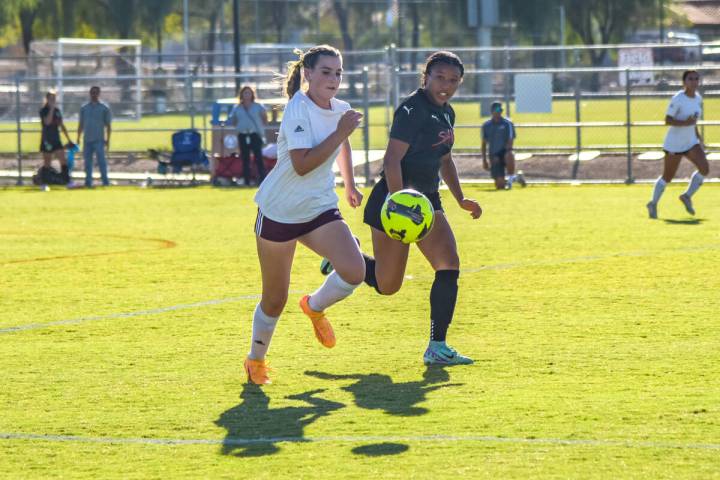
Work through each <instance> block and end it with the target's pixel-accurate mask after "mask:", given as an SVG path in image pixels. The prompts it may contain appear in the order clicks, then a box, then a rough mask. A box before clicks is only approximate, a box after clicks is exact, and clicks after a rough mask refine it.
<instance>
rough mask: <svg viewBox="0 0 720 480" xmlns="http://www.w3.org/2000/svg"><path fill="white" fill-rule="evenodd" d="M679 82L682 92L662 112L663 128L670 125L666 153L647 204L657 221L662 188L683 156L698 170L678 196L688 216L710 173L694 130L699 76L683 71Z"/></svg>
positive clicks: (699, 99)
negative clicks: (661, 170)
mask: <svg viewBox="0 0 720 480" xmlns="http://www.w3.org/2000/svg"><path fill="white" fill-rule="evenodd" d="M682 79H683V85H684V89H683V90H680V91H679V92H677V93H676V94H675V95H673V97H672V99H671V100H670V105H669V106H668V109H667V112H666V113H665V125H670V128H668V131H667V134H666V135H665V143H664V144H663V150H665V163H664V167H663V174H662V176H661V177H660V178H658V179H657V180H656V181H655V186H654V188H653V194H652V199H650V201H649V202H648V203H647V205H646V207H647V210H648V216H649V217H650V218H657V204H658V202H659V201H660V197H662V194H663V192H664V191H665V186H666V185H667V184H668V183H670V182H671V181H672V179H673V178H674V177H675V173H676V172H677V169H678V167H679V166H680V160H682V157H686V158H687V159H688V160H690V161H691V162H692V163H693V164H694V165H695V166H696V167H697V170H695V172H693V174H692V176H691V177H690V183H689V184H688V187H687V190H685V192H684V193H683V194H682V195H680V197H679V198H680V201H681V202H682V204H683V205H684V206H685V210H687V212H688V213H689V214H690V215H695V209H694V208H693V204H692V196H693V195H694V194H695V192H697V191H698V189H699V188H700V186H701V185H702V184H703V180H704V178H705V177H706V176H707V174H708V173H709V172H710V166H709V165H708V161H707V158H706V157H705V150H704V149H703V139H702V137H701V136H700V132H699V131H698V128H697V120H698V118H700V117H701V116H702V97H701V96H700V94H699V93H698V91H697V90H698V84H699V82H700V74H699V73H698V72H697V71H695V70H686V71H685V72H684V73H683V76H682Z"/></svg>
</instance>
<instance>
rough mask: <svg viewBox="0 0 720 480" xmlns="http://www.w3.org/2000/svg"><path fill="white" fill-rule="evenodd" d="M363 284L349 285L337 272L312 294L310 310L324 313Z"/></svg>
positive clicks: (329, 276)
mask: <svg viewBox="0 0 720 480" xmlns="http://www.w3.org/2000/svg"><path fill="white" fill-rule="evenodd" d="M360 285H361V284H360V283H358V284H357V285H352V284H350V283H347V282H346V281H345V280H343V279H342V278H340V275H338V274H337V272H332V273H331V274H330V275H328V277H327V278H326V279H325V283H323V284H322V285H321V286H320V288H318V289H317V290H316V291H314V292H313V293H311V294H310V301H309V302H308V303H309V305H310V308H312V309H313V310H315V311H316V312H322V311H323V310H325V309H326V308H328V307H329V306H331V305H334V304H336V303H337V302H339V301H340V300H342V299H343V298H345V297H348V296H350V294H351V293H352V292H353V291H354V290H355V289H356V288H357V287H359V286H360Z"/></svg>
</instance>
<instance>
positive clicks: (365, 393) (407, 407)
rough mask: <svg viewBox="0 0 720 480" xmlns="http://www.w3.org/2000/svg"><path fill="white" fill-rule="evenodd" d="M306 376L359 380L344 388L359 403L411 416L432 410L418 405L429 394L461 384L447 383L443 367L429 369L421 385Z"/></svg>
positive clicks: (375, 377) (367, 377)
mask: <svg viewBox="0 0 720 480" xmlns="http://www.w3.org/2000/svg"><path fill="white" fill-rule="evenodd" d="M305 375H309V376H311V377H316V378H321V379H323V380H357V381H356V382H355V383H352V384H351V385H348V386H347V387H342V389H343V390H345V391H347V392H350V393H352V394H353V396H354V397H355V404H356V405H357V406H358V407H360V408H365V409H368V410H382V411H384V412H385V413H387V414H389V415H398V416H404V417H411V416H417V415H424V414H426V413H428V409H427V408H424V407H418V406H417V404H418V403H420V402H423V401H425V400H426V396H427V394H428V392H432V391H435V390H438V389H441V388H445V387H456V386H460V385H462V384H461V383H443V382H447V381H449V380H450V375H449V374H448V372H447V370H445V369H444V368H442V367H439V366H430V367H427V370H425V373H424V374H423V379H422V380H420V381H417V382H400V383H394V382H393V381H392V378H390V376H389V375H383V374H380V373H371V374H348V375H333V374H330V373H323V372H316V371H307V372H305Z"/></svg>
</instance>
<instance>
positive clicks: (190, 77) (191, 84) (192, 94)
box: [186, 74, 195, 129]
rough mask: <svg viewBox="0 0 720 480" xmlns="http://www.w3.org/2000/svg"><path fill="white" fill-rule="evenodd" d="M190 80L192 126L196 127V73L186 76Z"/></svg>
mask: <svg viewBox="0 0 720 480" xmlns="http://www.w3.org/2000/svg"><path fill="white" fill-rule="evenodd" d="M186 78H187V79H188V80H189V81H190V85H189V86H188V92H189V96H188V111H189V112H190V128H192V129H194V128H195V93H194V92H193V84H194V83H195V74H192V75H190V76H188V77H186Z"/></svg>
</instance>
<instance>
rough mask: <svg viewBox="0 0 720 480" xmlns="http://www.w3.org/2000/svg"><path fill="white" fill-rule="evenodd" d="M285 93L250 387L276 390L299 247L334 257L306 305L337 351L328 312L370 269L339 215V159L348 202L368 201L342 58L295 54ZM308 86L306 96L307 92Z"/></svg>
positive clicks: (317, 50)
mask: <svg viewBox="0 0 720 480" xmlns="http://www.w3.org/2000/svg"><path fill="white" fill-rule="evenodd" d="M296 53H298V55H299V59H298V60H297V61H295V62H291V63H290V65H289V68H288V77H287V81H286V85H285V90H286V93H287V95H288V97H289V98H290V100H289V101H288V104H287V106H286V108H285V112H284V113H283V118H282V122H281V124H280V133H279V136H278V161H277V164H276V166H275V168H273V169H272V170H271V171H270V173H269V174H268V175H267V177H265V180H264V181H263V182H262V184H261V185H260V188H259V189H258V192H257V194H256V195H255V202H256V203H257V205H258V214H257V220H256V222H255V234H256V239H257V251H258V259H259V260H260V270H261V272H262V299H261V300H260V303H259V304H258V305H257V307H255V312H254V315H253V331H252V341H251V348H250V353H249V354H248V356H247V358H246V359H245V363H244V366H245V371H246V373H247V375H248V380H249V381H250V382H252V383H255V384H258V385H262V384H267V383H270V379H269V378H268V373H267V371H268V367H267V363H266V361H265V355H266V354H267V351H268V347H269V345H270V340H271V338H272V335H273V332H274V330H275V326H276V324H277V321H278V319H279V317H280V313H281V312H282V310H283V308H284V307H285V303H286V302H287V297H288V290H289V287H290V270H291V268H292V263H293V257H294V255H295V247H296V246H297V243H298V242H300V243H301V244H303V245H305V246H306V247H308V248H309V249H311V250H313V251H314V252H316V253H317V254H318V255H320V256H322V257H326V258H332V260H331V261H332V262H333V265H334V266H335V271H334V272H333V274H331V275H330V276H328V277H327V279H326V280H325V282H324V283H323V285H322V286H321V287H320V288H319V289H317V290H316V291H315V292H313V293H311V294H310V295H305V296H304V297H303V298H302V299H301V300H300V308H301V309H302V311H303V313H305V314H306V315H307V316H308V317H309V318H310V320H311V321H312V325H313V328H314V330H315V336H316V337H317V339H318V340H319V341H320V343H321V344H322V345H324V346H325V347H328V348H332V347H333V346H334V345H335V334H334V332H333V329H332V326H331V325H330V322H328V320H327V318H326V317H325V313H324V311H325V310H326V309H327V308H328V307H330V306H331V305H333V304H335V303H337V302H338V301H340V300H342V299H344V298H346V297H347V296H349V295H350V294H351V293H352V292H353V291H354V290H355V288H357V287H358V286H359V285H360V284H361V283H363V279H364V277H365V262H364V260H363V257H362V254H361V253H360V249H359V247H358V245H357V244H356V242H355V239H354V238H353V235H352V233H351V232H350V228H349V227H348V225H347V224H346V223H345V221H344V220H343V218H342V215H341V214H340V211H339V210H338V207H337V203H338V197H337V195H336V194H335V176H334V174H333V171H332V165H333V162H334V161H335V160H336V158H337V162H338V166H339V167H340V174H341V175H342V179H343V182H344V186H345V199H346V200H347V202H348V204H349V205H350V206H351V207H353V208H356V207H358V206H360V204H361V202H362V194H361V193H360V192H359V191H358V190H357V189H356V188H355V180H354V177H353V169H352V160H351V153H352V152H351V150H350V142H349V141H348V137H350V134H352V132H353V131H354V130H355V129H356V128H357V127H358V125H359V124H360V120H361V119H362V114H361V113H359V112H356V111H355V110H352V109H351V108H350V105H349V104H347V103H346V102H343V101H341V100H338V99H336V98H335V95H336V94H337V92H338V89H339V87H340V81H341V78H342V56H341V54H340V52H339V51H338V50H337V49H335V48H334V47H331V46H329V45H319V46H316V47H313V48H311V49H310V50H308V51H307V52H305V53H303V52H301V51H296ZM303 80H305V81H306V82H307V89H306V90H305V91H302V90H301V89H300V87H301V86H302V83H303ZM335 262H337V263H335Z"/></svg>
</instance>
